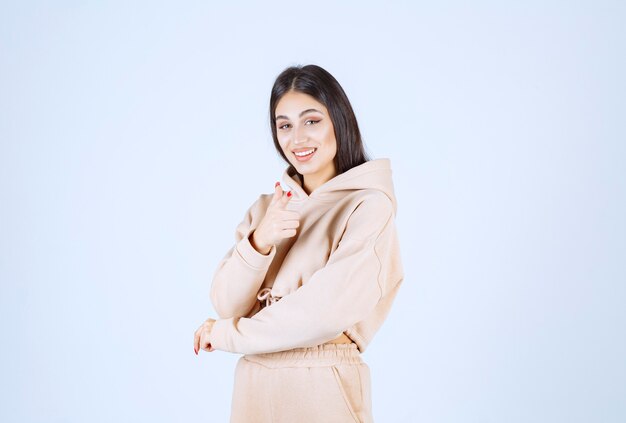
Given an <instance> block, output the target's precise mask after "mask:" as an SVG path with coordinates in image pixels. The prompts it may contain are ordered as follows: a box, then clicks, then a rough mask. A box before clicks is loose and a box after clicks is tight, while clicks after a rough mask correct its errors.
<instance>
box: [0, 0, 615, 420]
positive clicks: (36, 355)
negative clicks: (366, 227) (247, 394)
mask: <svg viewBox="0 0 626 423" xmlns="http://www.w3.org/2000/svg"><path fill="white" fill-rule="evenodd" d="M625 12H626V10H625V7H624V3H621V2H608V1H600V2H598V1H594V2H592V1H588V2H581V1H578V2H577V1H574V2H572V1H561V2H543V1H531V2H523V3H521V4H518V3H514V2H471V3H470V4H469V5H467V4H465V3H464V2H440V3H437V4H434V3H433V2H408V1H407V2H384V4H383V2H356V1H355V2H341V4H339V2H325V1H315V2H311V3H303V4H300V3H294V2H256V3H253V2H236V3H234V2H231V3H230V4H229V5H226V4H218V3H217V2H215V3H211V2H171V3H169V4H168V3H164V2H136V3H133V4H132V5H131V4H128V3H127V2H78V1H60V2H13V3H11V4H9V3H7V2H2V5H1V6H0V196H1V197H0V279H1V285H0V310H1V316H0V317H1V318H0V328H1V333H2V352H1V356H0V359H1V369H0V380H1V381H2V382H1V385H0V386H1V389H2V390H1V392H0V401H1V403H0V420H1V421H3V422H87V421H88V422H94V423H95V422H112V421H115V422H137V421H142V422H147V421H151V422H180V421H194V422H225V421H227V420H228V415H229V412H230V399H231V392H232V383H233V371H234V366H235V363H236V361H237V359H238V358H239V355H235V354H229V353H225V352H221V351H215V352H212V353H206V352H204V351H202V352H201V353H200V355H199V356H196V355H195V354H194V353H193V333H194V331H195V330H196V328H197V327H198V326H199V325H200V324H201V323H202V322H203V321H204V320H205V319H206V318H208V317H216V314H215V312H214V311H213V309H212V306H211V303H210V301H209V297H208V293H209V286H210V282H211V276H212V274H213V271H214V270H215V268H216V266H217V264H218V262H219V260H220V259H221V258H222V256H223V255H224V254H225V252H226V251H227V250H228V249H229V248H230V246H231V245H232V243H233V242H234V231H235V226H236V224H237V223H238V222H239V221H240V220H241V218H242V217H243V213H244V211H245V210H246V208H247V207H248V206H249V205H250V204H251V203H252V201H254V200H255V199H256V198H257V196H258V195H259V194H260V193H262V192H265V193H269V192H272V190H273V187H274V182H275V181H276V180H278V179H279V178H280V175H281V174H282V171H283V169H284V167H285V164H284V163H283V162H281V160H280V159H279V157H278V155H277V153H276V152H275V150H274V146H273V144H272V141H271V134H270V128H269V120H268V113H269V111H268V106H269V95H270V89H271V86H272V84H273V82H274V79H275V77H276V76H277V75H278V74H279V73H280V72H281V71H282V70H283V69H284V68H285V67H287V66H290V65H294V64H308V63H315V64H318V65H320V66H322V67H324V68H325V69H327V70H328V71H329V72H331V73H332V74H333V75H334V76H335V77H336V78H337V79H338V81H339V82H340V83H341V84H342V86H343V87H344V89H345V91H346V93H347V94H348V96H349V98H350V100H351V102H352V105H353V107H354V109H355V112H356V114H357V118H358V120H359V125H360V128H361V130H362V134H363V138H364V141H365V144H366V146H367V150H368V152H369V153H370V154H371V155H372V156H373V157H375V158H379V157H388V158H390V159H391V164H392V169H393V177H394V182H395V187H396V195H397V198H398V204H399V210H398V216H397V225H398V229H399V233H400V240H401V247H402V258H403V262H404V267H405V280H404V282H403V287H402V289H401V291H400V293H399V295H398V298H397V300H396V302H395V304H394V308H393V309H392V311H391V313H390V315H389V317H388V319H387V321H386V322H385V324H384V325H383V327H382V328H381V330H380V331H379V333H378V334H377V335H376V337H375V338H374V340H373V341H372V343H371V344H370V346H369V348H368V350H367V351H366V352H365V353H364V354H363V358H364V360H365V361H366V362H367V363H368V365H369V366H370V368H371V371H372V382H373V401H374V403H373V404H374V417H375V421H376V422H378V423H381V422H383V423H384V422H428V423H431V422H432V423H434V422H437V423H452V422H460V423H469V422H480V423H484V422H508V423H514V422H520V423H521V422H524V423H526V422H546V423H553V422H568V423H574V422H600V421H601V422H623V421H624V420H626V402H625V401H624V398H626V360H625V359H624V357H626V341H625V337H624V332H625V327H626V325H625V323H626V307H624V304H625V300H626V287H625V282H626V264H625V263H626V260H625V259H626V227H625V226H626V225H625V219H624V216H626V207H625V199H626V196H625V193H626V189H625V185H626V177H625V176H626V175H625V173H626V172H625V166H624V158H625V153H626V142H625V141H626V137H625V131H624V122H625V117H626V113H625V111H626V107H625V98H626V90H625V82H624V75H625V74H626V63H625V62H626V60H625V54H624V52H625V51H626V42H625V40H626V34H625V32H624V29H623V28H624V24H623V23H624V21H625V19H626V13H625Z"/></svg>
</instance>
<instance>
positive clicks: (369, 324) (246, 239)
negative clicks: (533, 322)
mask: <svg viewBox="0 0 626 423" xmlns="http://www.w3.org/2000/svg"><path fill="white" fill-rule="evenodd" d="M270 124H271V129H272V135H273V138H274V144H275V146H276V150H277V151H278V153H279V154H280V155H281V156H282V157H283V159H284V160H285V162H286V163H287V165H288V166H287V168H286V169H285V171H284V172H283V175H282V182H283V183H284V184H285V185H287V186H288V187H289V190H288V191H286V192H285V191H284V190H283V189H282V186H281V185H280V182H276V185H275V187H274V192H273V194H261V195H260V196H259V197H258V198H257V199H256V201H255V202H254V203H253V204H252V205H251V206H250V207H249V208H248V210H247V212H246V214H245V216H244V219H243V220H242V221H241V223H240V224H239V225H238V226H237V229H236V238H235V239H236V243H235V244H234V245H233V246H232V247H231V249H230V250H229V251H228V252H227V253H226V255H225V256H224V258H223V259H222V261H221V262H220V263H219V265H218V268H217V270H216V271H215V273H214V275H213V281H212V284H211V290H210V298H211V302H212V303H213V307H214V308H215V311H216V312H217V314H218V315H219V319H217V320H215V319H211V318H210V319H207V320H206V321H205V322H204V323H203V324H202V325H201V326H200V328H198V330H197V331H196V332H195V334H194V351H195V353H196V354H198V350H199V349H203V350H205V351H214V350H216V349H217V350H222V351H228V352H232V353H241V354H244V355H243V356H242V357H241V358H240V359H239V361H238V362H237V366H236V369H235V381H234V392H233V396H232V404H231V422H236V423H238V422H250V423H252V422H254V423H263V422H300V423H301V422H325V423H326V422H372V421H373V419H372V405H371V382H370V371H369V367H368V365H367V364H366V363H365V362H364V361H363V360H362V358H361V356H360V354H361V353H362V352H363V351H365V348H366V347H367V346H368V344H369V343H370V341H371V340H372V338H373V336H374V334H375V333H376V332H377V331H378V329H379V328H380V326H381V325H382V323H383V321H384V320H385V318H386V317H387V314H388V312H389V310H390V308H391V305H392V303H393V300H394V298H395V296H396V294H397V292H398V289H399V287H400V285H401V282H402V280H403V269H402V263H401V260H400V251H399V244H398V236H397V233H396V227H395V215H396V210H397V203H396V198H395V195H394V189H393V183H392V178H391V165H390V160H389V159H386V158H383V159H375V160H369V159H368V158H367V157H366V154H365V152H364V148H363V144H362V141H361V135H360V132H359V127H358V125H357V120H356V117H355V115H354V112H353V110H352V107H351V105H350V102H349V101H348V98H347V96H346V94H345V92H344V91H343V89H342V88H341V86H340V85H339V83H338V82H337V81H336V80H335V78H334V77H333V76H332V75H331V74H329V73H328V72H327V71H326V70H324V69H322V68H321V67H319V66H315V65H307V66H303V67H302V66H293V67H289V68H287V69H285V70H284V71H283V72H282V73H281V74H280V75H279V76H278V77H277V79H276V81H275V83H274V87H273V88H272V93H271V98H270Z"/></svg>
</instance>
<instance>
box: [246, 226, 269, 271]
mask: <svg viewBox="0 0 626 423" xmlns="http://www.w3.org/2000/svg"><path fill="white" fill-rule="evenodd" d="M249 236H250V234H248V235H246V236H244V237H243V238H242V239H241V241H239V242H238V243H237V247H236V250H237V253H238V254H239V256H240V257H241V259H242V260H243V261H244V262H245V263H246V264H247V265H248V266H250V267H252V268H254V269H257V270H262V269H267V268H268V267H269V266H270V263H271V262H272V260H273V259H274V256H275V255H276V246H275V245H272V248H271V249H270V252H269V253H268V254H267V255H265V254H261V253H259V252H258V251H257V250H256V249H255V248H254V247H253V246H252V244H250V239H249Z"/></svg>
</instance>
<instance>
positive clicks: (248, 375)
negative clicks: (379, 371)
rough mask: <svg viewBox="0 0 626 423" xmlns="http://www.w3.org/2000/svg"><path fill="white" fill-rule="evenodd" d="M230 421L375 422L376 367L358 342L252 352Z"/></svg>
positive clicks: (240, 375) (241, 370)
mask: <svg viewBox="0 0 626 423" xmlns="http://www.w3.org/2000/svg"><path fill="white" fill-rule="evenodd" d="M230 422H231V423H265V422H268V423H269V422H272V423H309V422H315V423H320V422H323V423H344V422H345V423H348V422H350V423H355V422H367V423H372V422H373V419H372V399H371V382H370V369H369V367H368V365H367V364H366V363H365V362H364V361H363V360H362V359H361V356H360V353H359V351H358V349H357V347H356V344H354V343H352V344H322V345H318V346H316V347H310V348H295V349H292V350H288V351H279V352H274V353H264V354H246V355H244V356H242V357H241V358H240V359H239V361H238V362H237V366H236V368H235V382H234V390H233V396H232V404H231V419H230Z"/></svg>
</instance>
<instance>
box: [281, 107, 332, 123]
mask: <svg viewBox="0 0 626 423" xmlns="http://www.w3.org/2000/svg"><path fill="white" fill-rule="evenodd" d="M309 112H318V113H322V112H321V111H319V110H317V109H306V110H303V111H301V112H300V115H298V117H302V115H303V114H305V113H309ZM322 114H324V113H322ZM278 119H287V120H289V118H288V117H287V116H285V115H278V116H276V120H278Z"/></svg>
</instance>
